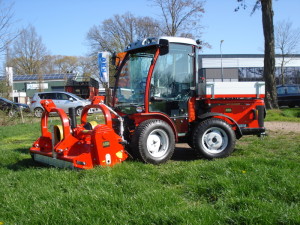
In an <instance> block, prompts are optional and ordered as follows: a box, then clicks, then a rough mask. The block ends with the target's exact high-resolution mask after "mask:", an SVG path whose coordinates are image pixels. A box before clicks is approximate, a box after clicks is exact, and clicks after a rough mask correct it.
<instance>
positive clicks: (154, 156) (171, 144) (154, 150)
mask: <svg viewBox="0 0 300 225" xmlns="http://www.w3.org/2000/svg"><path fill="white" fill-rule="evenodd" d="M131 147H132V149H133V151H134V155H136V156H137V157H138V158H139V159H140V160H142V161H143V162H145V163H151V164H160V163H164V162H166V161H167V160H169V159H170V158H171V157H172V155H173V153H174V148H175V137H174V133H173V130H172V128H171V127H170V126H169V125H168V124H167V123H166V122H164V121H161V120H155V119H153V120H146V121H144V122H142V123H141V124H140V125H139V126H138V127H137V128H136V130H135V132H134V135H133V139H132V146H131Z"/></svg>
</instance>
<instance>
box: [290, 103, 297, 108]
mask: <svg viewBox="0 0 300 225" xmlns="http://www.w3.org/2000/svg"><path fill="white" fill-rule="evenodd" d="M288 106H289V108H295V106H296V105H295V104H289V105H288Z"/></svg>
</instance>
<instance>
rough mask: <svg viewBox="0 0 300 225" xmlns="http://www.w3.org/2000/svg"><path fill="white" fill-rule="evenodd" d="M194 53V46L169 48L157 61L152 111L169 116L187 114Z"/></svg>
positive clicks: (152, 80) (154, 72) (152, 86)
mask: <svg viewBox="0 0 300 225" xmlns="http://www.w3.org/2000/svg"><path fill="white" fill-rule="evenodd" d="M193 65H194V53H193V47H192V46H191V45H183V44H172V43H170V45H169V53H168V54H166V55H162V56H160V57H159V58H158V60H157V62H156V64H155V68H154V71H153V75H152V79H151V87H150V105H149V109H150V111H159V112H164V113H166V114H168V115H170V116H183V115H187V100H188V98H189V97H190V94H191V87H192V85H193V82H194V81H193V68H194V66H193Z"/></svg>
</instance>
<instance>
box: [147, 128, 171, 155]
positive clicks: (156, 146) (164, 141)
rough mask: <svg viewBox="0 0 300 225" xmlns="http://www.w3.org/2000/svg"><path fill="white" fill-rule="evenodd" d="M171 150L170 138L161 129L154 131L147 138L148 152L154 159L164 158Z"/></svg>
mask: <svg viewBox="0 0 300 225" xmlns="http://www.w3.org/2000/svg"><path fill="white" fill-rule="evenodd" d="M168 148H169V136H168V134H167V133H166V132H165V131H164V130H161V129H156V130H153V131H152V132H151V133H150V134H149V136H148V138H147V150H148V152H149V153H150V155H151V156H153V157H161V156H163V155H164V154H165V153H166V152H167V151H168Z"/></svg>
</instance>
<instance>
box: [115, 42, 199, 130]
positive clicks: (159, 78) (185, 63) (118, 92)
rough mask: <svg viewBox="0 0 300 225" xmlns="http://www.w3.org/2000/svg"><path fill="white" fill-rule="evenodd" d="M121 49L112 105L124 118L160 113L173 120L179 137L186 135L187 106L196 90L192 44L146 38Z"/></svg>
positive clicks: (194, 45)
mask: <svg viewBox="0 0 300 225" xmlns="http://www.w3.org/2000/svg"><path fill="white" fill-rule="evenodd" d="M125 50H126V52H127V54H126V56H125V58H124V60H123V61H122V64H121V65H120V68H119V70H118V73H117V81H116V87H115V92H114V93H115V96H114V102H113V106H114V107H115V108H116V110H117V111H118V112H121V113H124V114H127V115H128V114H135V113H161V114H163V115H166V116H167V117H168V118H170V119H171V120H173V122H174V124H176V128H177V130H178V132H179V134H180V133H186V132H187V126H188V125H187V120H188V104H187V103H188V100H189V98H190V97H191V96H194V95H195V93H194V92H195V89H196V88H195V85H196V81H195V78H196V77H197V76H196V75H195V73H196V60H197V58H196V57H197V55H198V54H197V51H198V47H197V44H196V42H195V41H194V40H192V39H187V38H178V37H161V38H148V39H145V40H143V41H137V42H135V43H132V44H131V45H129V46H128V47H127V48H126V49H125ZM176 121H179V123H177V122H176ZM184 124H185V126H182V125H184ZM177 125H178V126H177ZM184 127H185V128H184Z"/></svg>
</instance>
